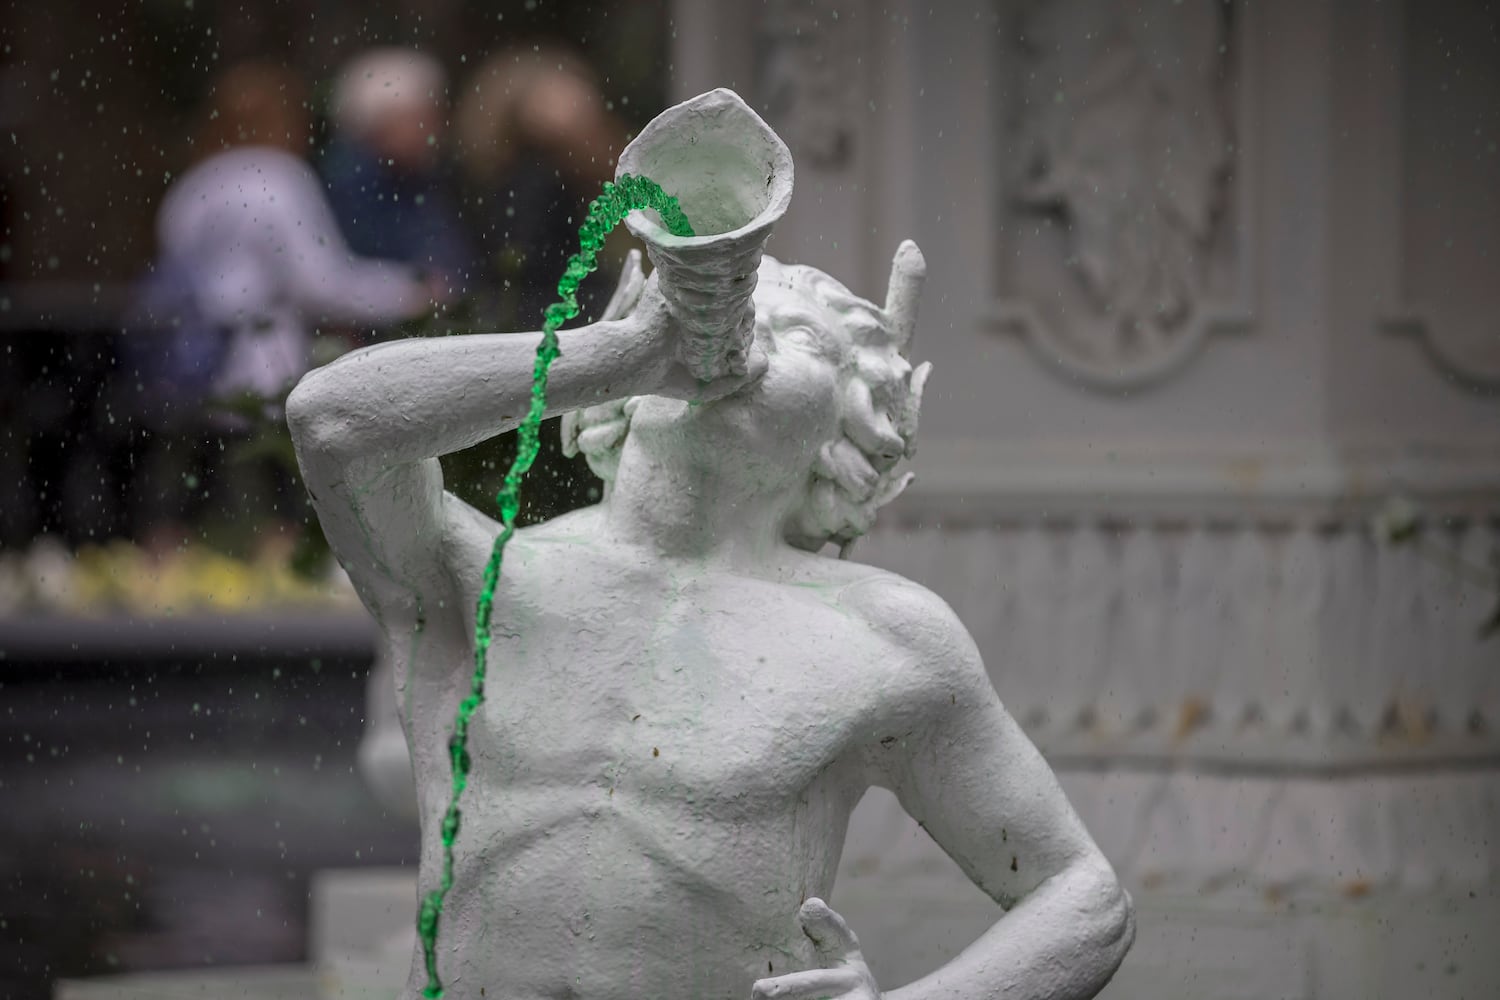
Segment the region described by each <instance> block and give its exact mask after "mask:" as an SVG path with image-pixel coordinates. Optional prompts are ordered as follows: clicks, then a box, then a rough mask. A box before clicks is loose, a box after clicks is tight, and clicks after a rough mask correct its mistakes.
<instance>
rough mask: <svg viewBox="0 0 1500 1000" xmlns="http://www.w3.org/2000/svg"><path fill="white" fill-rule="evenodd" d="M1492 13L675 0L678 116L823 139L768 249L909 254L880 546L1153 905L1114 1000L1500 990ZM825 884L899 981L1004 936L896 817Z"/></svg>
mask: <svg viewBox="0 0 1500 1000" xmlns="http://www.w3.org/2000/svg"><path fill="white" fill-rule="evenodd" d="M1497 18H1500V14H1497V13H1496V12H1495V11H1493V10H1486V9H1485V8H1484V7H1483V5H1479V4H1465V3H1458V2H1445V3H1432V4H1427V3H1416V2H1415V0H1408V2H1406V3H1404V4H1403V3H1390V4H1381V5H1369V4H1364V3H1358V2H1353V0H1315V2H1310V3H1309V2H1296V0H1263V2H1257V3H1248V2H1233V3H1226V4H1219V3H1212V2H1207V0H1204V2H1200V3H1193V2H1189V3H1186V4H1174V3H1171V2H1170V0H1153V2H1147V3H1144V4H1130V5H1121V4H1114V3H1110V2H1108V0H1057V2H1054V3H1048V4H1027V3H1022V2H1010V0H994V2H979V0H958V2H953V3H945V4H941V5H919V4H915V3H907V2H894V3H881V4H875V3H873V2H859V0H837V2H829V3H817V4H812V3H798V2H790V0H787V2H772V3H767V4H760V5H742V4H738V3H734V2H730V0H715V2H700V0H691V2H689V0H682V2H680V3H678V4H677V6H676V11H675V21H676V26H677V40H676V51H675V53H674V56H675V58H674V63H675V67H676V70H677V79H676V91H677V93H678V94H679V95H680V96H683V97H686V96H689V95H691V94H694V93H698V92H701V91H703V90H705V89H708V88H709V87H712V86H720V85H727V86H733V87H735V88H736V89H738V90H740V92H741V93H743V94H745V95H746V96H747V98H749V99H751V101H752V103H753V104H754V105H755V106H756V107H757V109H759V110H761V111H762V113H763V114H765V115H766V117H767V119H768V121H770V123H771V124H772V125H773V127H775V128H776V129H777V130H778V131H779V132H780V133H781V134H782V135H783V136H784V137H785V138H786V139H787V141H788V143H789V145H790V146H791V148H792V152H793V155H794V157H795V158H796V162H797V171H798V173H797V182H796V192H795V194H794V197H793V201H792V206H791V208H790V210H789V212H788V214H787V216H786V218H785V220H784V221H783V222H782V223H780V224H779V225H778V228H777V231H776V234H775V235H774V237H773V239H772V242H771V252H772V253H774V254H777V255H780V256H783V257H785V258H788V259H794V260H803V261H806V262H808V263H811V264H815V265H817V266H820V267H823V268H825V269H827V270H829V271H830V272H831V273H834V274H836V275H838V276H840V277H842V278H844V279H845V280H846V281H848V283H849V284H850V285H851V287H853V288H855V289H856V290H857V291H862V292H864V293H866V294H873V295H878V294H879V293H880V290H881V289H883V288H884V286H885V275H886V272H887V269H888V267H889V259H890V254H891V252H892V251H893V250H894V248H895V246H896V244H897V243H898V242H899V241H900V239H902V238H904V237H908V236H910V237H912V238H915V239H916V240H917V242H918V243H919V244H921V246H922V248H923V250H924V252H925V254H926V256H927V259H928V264H929V274H930V277H929V280H928V284H927V289H926V292H925V294H924V299H923V304H922V320H921V323H920V326H919V331H918V335H917V347H916V352H915V353H916V355H917V356H919V357H921V358H923V359H926V360H931V361H933V362H934V365H935V371H934V374H933V378H932V380H931V382H930V383H929V389H928V394H927V400H928V401H927V405H926V409H925V412H924V414H923V428H922V433H921V439H920V446H919V451H918V456H917V458H916V460H915V464H914V469H915V471H916V472H917V476H918V479H917V482H916V484H914V486H913V487H912V488H911V490H910V491H909V492H908V494H907V496H905V497H903V498H902V500H901V501H899V502H898V505H897V506H896V508H894V509H893V510H891V511H890V512H888V516H884V518H883V521H882V524H881V525H880V526H878V527H877V529H876V532H875V533H874V535H873V536H872V537H871V538H870V539H868V540H866V541H865V542H863V543H861V546H860V548H859V549H857V551H856V556H855V557H856V558H860V559H864V560H866V561H870V562H874V563H877V564H880V565H884V566H887V567H889V568H891V569H894V570H897V571H899V572H902V573H904V574H906V575H908V576H911V577H912V578H914V579H917V580H919V581H921V582H924V583H926V584H927V585H929V586H930V587H932V588H933V589H934V590H935V591H937V592H938V593H939V594H941V595H942V596H944V597H945V598H946V599H947V600H948V601H949V603H951V604H952V605H953V606H954V608H955V610H956V611H957V612H958V614H959V616H960V617H961V618H962V619H963V620H964V622H965V623H966V624H967V625H968V627H969V629H970V630H971V632H973V634H974V636H975V638H976V640H977V641H978V643H979V646H980V649H981V651H982V652H983V653H984V655H985V659H986V662H987V664H988V665H989V667H990V670H991V673H992V675H993V677H994V680H995V683H996V687H997V688H998V690H999V691H1000V694H1001V697H1002V699H1004V700H1005V701H1006V703H1007V705H1008V706H1009V707H1010V708H1011V710H1012V712H1013V713H1014V714H1015V715H1016V716H1017V718H1018V719H1020V720H1021V722H1022V723H1023V725H1024V726H1025V727H1026V729H1027V731H1028V732H1029V733H1030V734H1031V735H1032V737H1033V738H1034V739H1035V740H1036V741H1037V742H1038V743H1039V744H1040V745H1041V746H1042V748H1043V750H1044V751H1045V752H1046V753H1047V754H1048V756H1049V758H1050V759H1051V760H1052V762H1053V763H1054V765H1055V766H1056V767H1057V768H1058V770H1059V773H1060V775H1061V777H1062V780H1063V783H1064V785H1065V787H1066V788H1067V789H1068V791H1069V792H1070V794H1071V796H1072V798H1073V800H1074V803H1075V805H1076V806H1077V808H1078V809H1079V811H1080V813H1081V814H1082V815H1083V817H1084V819H1085V821H1086V822H1087V823H1088V824H1089V826H1090V828H1091V829H1092V830H1093V831H1094V833H1095V835H1096V836H1097V838H1098V839H1099V841H1100V844H1101V846H1103V848H1104V849H1105V852H1106V853H1107V854H1108V855H1109V856H1110V857H1111V859H1112V861H1113V862H1114V863H1115V865H1116V866H1117V868H1118V869H1119V870H1120V872H1121V874H1122V876H1123V877H1124V878H1125V879H1126V882H1127V884H1128V885H1129V886H1130V887H1131V889H1132V891H1133V892H1134V893H1135V895H1136V897H1137V900H1138V902H1139V903H1140V906H1141V915H1142V917H1141V932H1140V943H1139V945H1138V947H1137V948H1136V950H1135V952H1134V953H1133V954H1132V956H1131V958H1130V959H1128V960H1127V963H1126V966H1125V968H1124V969H1123V970H1122V972H1121V975H1120V977H1119V980H1118V981H1117V983H1116V984H1115V985H1114V986H1112V987H1111V990H1110V992H1107V993H1106V996H1115V997H1119V998H1122V1000H1123V998H1126V997H1133V996H1153V997H1159V996H1193V997H1199V998H1201V997H1239V996H1245V997H1248V996H1283V995H1285V996H1299V997H1309V998H1311V997H1344V996H1361V997H1364V996H1385V995H1391V996H1395V995H1411V994H1413V993H1415V994H1416V995H1428V996H1461V995H1465V994H1466V993H1467V995H1488V993H1490V992H1493V991H1494V990H1495V989H1496V988H1497V984H1500V968H1497V966H1496V964H1495V963H1496V958H1495V957H1494V956H1492V955H1487V954H1485V949H1484V947H1483V946H1482V945H1481V944H1479V943H1478V942H1479V941H1480V940H1481V938H1482V935H1479V936H1475V935H1470V934H1468V933H1467V931H1466V930H1465V928H1472V927H1474V926H1475V924H1476V922H1478V923H1484V922H1489V923H1490V924H1491V925H1493V923H1494V921H1495V920H1496V919H1497V918H1500V902H1497V888H1500V853H1497V851H1500V847H1497V845H1500V638H1492V639H1490V640H1489V641H1488V642H1484V641H1481V640H1480V639H1479V638H1478V631H1479V628H1480V625H1481V624H1482V622H1483V621H1484V620H1485V619H1486V617H1487V616H1488V615H1489V614H1490V613H1492V611H1493V607H1494V603H1495V600H1496V597H1495V594H1494V592H1493V590H1492V589H1490V588H1491V586H1492V585H1491V584H1489V583H1487V582H1486V576H1485V573H1486V571H1487V570H1488V569H1489V565H1490V564H1489V560H1490V559H1491V558H1492V555H1491V554H1492V553H1494V552H1495V551H1496V547H1497V544H1500V323H1497V320H1496V318H1495V317H1496V315H1497V313H1500V283H1497V282H1496V281H1495V275H1496V273H1497V272H1496V271H1495V267H1494V262H1495V261H1496V260H1497V259H1500V155H1497V154H1496V151H1495V142H1496V137H1497V136H1500V41H1497V39H1500V21H1497ZM1394 497H1402V498H1404V502H1405V503H1406V504H1409V505H1410V507H1409V508H1406V509H1408V510H1409V511H1411V512H1414V516H1415V518H1416V523H1418V524H1420V526H1421V527H1420V531H1419V532H1418V534H1417V538H1416V539H1415V540H1412V541H1408V542H1406V543H1405V544H1400V545H1394V546H1393V545H1390V544H1386V543H1385V542H1383V541H1382V540H1381V538H1380V537H1379V532H1378V531H1376V530H1373V529H1374V528H1375V527H1378V523H1377V522H1379V521H1380V519H1381V518H1383V517H1385V516H1386V514H1388V513H1389V512H1390V511H1391V509H1392V508H1391V505H1390V501H1391V500H1392V498H1394ZM1401 507H1402V505H1397V508H1396V509H1397V510H1399V509H1401ZM836 896H837V898H836V900H835V902H836V904H837V905H840V908H841V909H843V910H844V912H846V914H847V915H848V916H849V917H850V919H851V921H852V922H853V924H854V926H855V928H856V929H857V930H860V931H861V933H862V934H863V935H864V937H865V940H866V945H867V948H866V950H867V952H869V953H870V955H871V958H872V962H874V963H876V967H877V971H883V972H884V974H885V975H887V976H888V977H889V981H888V982H887V984H886V985H887V986H888V987H889V986H894V985H897V984H899V983H900V982H902V981H904V980H905V979H908V978H911V977H912V976H915V975H919V974H921V973H922V972H924V971H926V970H927V969H929V968H931V967H933V966H934V965H936V964H937V963H938V962H940V961H942V960H943V959H944V958H946V957H947V956H949V955H951V954H953V953H955V952H956V951H958V950H959V949H960V948H962V947H963V946H964V945H965V944H967V943H968V941H969V940H970V939H972V937H973V935H974V934H975V933H977V932H978V930H980V929H982V927H983V926H985V925H986V924H987V923H988V922H989V921H990V920H992V919H993V918H994V916H995V915H996V913H997V911H996V909H995V907H994V906H993V904H991V903H990V902H989V901H988V900H986V899H984V897H983V896H982V895H981V894H979V893H978V891H977V890H974V889H973V888H972V887H969V886H967V885H966V884H964V882H963V879H962V876H960V875H959V874H958V873H957V870H956V868H955V867H954V866H952V864H951V862H948V861H947V859H946V858H943V857H942V856H941V854H940V853H939V852H938V851H937V850H936V848H934V847H933V846H932V845H931V843H930V842H929V841H927V839H926V837H925V835H923V834H922V833H921V832H920V831H919V830H917V829H916V828H915V826H914V825H911V824H910V823H909V821H907V820H906V819H905V818H904V817H903V816H901V815H900V813H899V808H898V807H897V806H896V805H895V803H894V800H893V799H891V798H890V797H889V796H884V795H872V796H871V797H870V798H868V799H867V800H866V802H865V803H864V804H863V805H862V807H861V810H860V812H859V814H858V817H857V820H856V822H855V824H854V826H853V829H852V830H851V833H850V840H849V846H848V849H847V851H846V856H845V862H844V868H843V870H842V873H841V881H840V885H839V889H838V891H837V893H836ZM896 900H900V905H899V907H898V906H895V904H894V901H896ZM1440 913H1441V914H1447V915H1448V916H1443V917H1441V918H1440V917H1439V916H1437V915H1438V914H1440ZM1455 914H1461V915H1462V916H1461V917H1456V916H1453V915H1455ZM1191 942H1197V944H1192V943H1191ZM881 963H884V964H881Z"/></svg>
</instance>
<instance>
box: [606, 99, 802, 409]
mask: <svg viewBox="0 0 1500 1000" xmlns="http://www.w3.org/2000/svg"><path fill="white" fill-rule="evenodd" d="M624 174H632V175H634V176H637V177H649V178H651V179H652V180H653V181H655V182H656V183H657V184H659V185H661V187H662V188H663V190H665V191H666V192H667V193H668V194H670V195H673V196H675V197H676V198H677V200H678V202H679V203H680V204H681V206H682V210H683V213H684V214H686V215H687V218H688V221H689V222H690V223H691V224H692V226H693V231H694V232H695V233H696V234H698V235H695V236H674V235H673V234H672V233H670V232H668V231H667V229H666V227H664V226H663V225H662V224H661V219H660V218H659V217H658V216H657V214H656V213H655V212H653V211H649V210H648V211H636V212H631V213H630V214H629V215H628V216H626V218H625V224H626V226H628V227H629V228H630V231H631V232H632V233H634V234H635V235H636V236H638V237H640V239H641V240H643V241H644V242H645V244H646V254H647V255H648V256H649V257H650V258H651V263H652V265H653V266H654V267H655V268H656V275H657V281H658V282H659V284H660V287H661V292H662V296H663V298H665V299H666V302H667V306H668V308H669V309H671V310H672V315H673V316H674V317H676V319H677V321H678V322H679V323H681V324H682V325H683V327H684V329H685V331H686V332H687V335H688V337H687V341H686V345H687V355H686V356H684V357H683V358H682V360H683V361H684V362H685V363H686V364H687V366H688V368H689V369H690V370H691V371H692V372H693V374H694V375H695V376H696V377H698V378H700V379H703V380H705V381H707V380H710V379H714V378H717V377H719V376H722V375H728V374H735V375H740V374H744V372H745V369H746V364H747V361H748V354H749V347H750V342H751V340H752V338H753V337H754V335H755V307H754V305H753V304H752V302H751V295H752V294H753V293H754V291H755V281H756V270H757V269H758V268H759V267H760V259H761V255H762V254H763V253H764V252H765V246H766V240H767V239H768V238H769V237H770V235H771V227H772V226H773V225H774V224H775V222H776V220H777V219H780V218H781V216H782V215H783V213H785V212H786V208H787V205H788V203H789V202H790V201H791V199H792V154H791V153H790V152H789V151H788V150H787V148H786V143H784V142H782V141H781V137H780V136H778V135H777V134H776V133H775V132H774V131H772V130H771V127H770V126H769V125H767V124H766V123H765V122H764V121H763V120H762V119H761V117H760V116H759V115H757V114H756V113H755V112H754V111H752V110H751V109H750V107H749V105H747V104H746V103H745V102H744V101H743V100H741V99H740V97H739V95H738V94H736V93H735V92H734V91H732V90H725V89H719V90H711V91H709V92H708V93H706V94H700V95H699V96H697V97H695V98H693V99H692V100H690V101H686V102H684V103H682V104H679V105H677V106H676V107H672V108H668V109H667V110H666V111H663V112H662V113H661V114H659V115H657V116H656V117H655V118H653V119H652V120H651V122H650V124H648V125H647V126H646V127H645V128H644V129H642V130H641V133H640V135H638V136H636V137H635V139H634V140H633V141H632V142H631V143H630V145H628V146H626V147H625V149H624V150H623V151H622V152H621V153H620V159H619V163H618V166H617V167H616V168H615V176H616V177H619V176H621V175H624Z"/></svg>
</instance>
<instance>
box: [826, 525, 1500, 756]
mask: <svg viewBox="0 0 1500 1000" xmlns="http://www.w3.org/2000/svg"><path fill="white" fill-rule="evenodd" d="M1490 511H1491V513H1490V514H1488V515H1486V516H1474V517H1467V518H1460V517H1453V518H1447V519H1443V520H1441V521H1438V522H1436V523H1434V524H1433V525H1431V527H1430V529H1429V530H1428V531H1426V532H1425V533H1424V541H1423V542H1422V543H1421V545H1420V546H1418V545H1412V544H1407V545H1403V546H1399V547H1392V546H1389V545H1384V544H1381V543H1379V542H1378V541H1377V540H1376V539H1375V538H1374V536H1373V533H1372V531H1371V527H1370V524H1369V523H1368V521H1367V520H1366V519H1365V518H1362V517H1349V518H1346V519H1342V520H1340V519H1331V520H1323V521H1319V522H1315V523H1306V522H1303V523H1296V522H1280V523H1278V522H1275V521H1270V520H1266V519H1263V518H1259V517H1256V516H1253V515H1251V516H1245V517H1242V518H1239V519H1234V520H1231V519H1228V518H1221V519H1217V520H1212V521H1210V520H1202V519H1200V520H1175V519H1170V518H1168V519H1161V520H1146V519H1138V520H1135V521H1127V520H1123V519H1117V520H1108V519H1100V518H1053V517H1052V516H1050V514H1049V513H1048V512H1047V511H1045V510H1037V511H1034V512H1033V513H1032V514H1031V515H1030V516H1026V517H1022V516H1014V515H1013V516H1007V517H1002V518H994V517H990V518H987V519H976V520H970V521H962V522H958V521H949V520H944V521H941V522H939V521H938V520H936V519H932V520H928V521H926V522H925V523H924V522H921V521H919V520H918V521H912V522H909V523H906V524H904V525H900V526H897V527H884V528H882V527H879V526H877V528H876V530H875V532H874V533H872V534H871V536H870V537H869V538H867V539H865V540H863V541H862V542H861V543H860V546H859V547H858V548H856V550H855V553H854V557H855V558H857V559H859V560H861V561H864V562H869V563H873V564H875V565H878V566H883V567H885V568H888V569H890V570H892V571H894V572H897V573H900V574H902V575H904V576H907V577H909V578H911V579H913V580H916V581H918V582H920V583H923V584H925V585H926V586H928V587H930V588H931V589H932V590H934V591H935V592H936V593H937V594H939V595H940V596H942V597H943V598H945V599H946V600H947V601H948V603H949V604H950V605H951V606H952V607H953V609H954V611H955V612H956V613H957V614H958V616H959V618H960V619H961V620H962V621H963V622H964V624H965V625H966V626H967V627H968V629H969V631H970V633H971V634H972V635H973V637H974V639H975V642H976V643H977V644H978V646H979V649H980V652H981V654H982V655H983V657H984V659H985V663H986V664H987V666H988V667H989V670H990V672H991V676H992V677H993V679H994V682H995V686H996V688H997V690H998V691H999V692H1000V695H1001V697H1002V699H1003V700H1004V701H1005V702H1006V704H1007V706H1008V707H1009V708H1010V711H1011V713H1012V714H1013V715H1014V716H1015V717H1016V718H1017V719H1018V720H1019V721H1020V722H1021V724H1022V725H1023V726H1024V727H1025V728H1026V729H1027V731H1028V733H1029V734H1030V735H1031V736H1032V738H1033V739H1034V740H1035V741H1036V742H1037V743H1038V744H1039V745H1040V746H1041V747H1042V748H1043V749H1044V751H1046V752H1048V753H1049V755H1050V756H1052V757H1053V758H1054V759H1055V760H1057V761H1058V762H1062V763H1067V764H1068V765H1070V766H1079V767H1097V766H1108V765H1111V764H1120V763H1124V762H1129V763H1130V765H1131V766H1133V767H1138V768H1144V769H1147V770H1154V771H1162V772H1166V771H1171V770H1173V769H1177V768H1183V767H1186V768H1190V769H1195V770H1197V771H1202V772H1210V771H1212V772H1219V773H1227V772H1236V773H1242V774H1251V775H1253V774H1293V773H1297V774H1304V775H1309V776H1314V777H1326V776H1332V775H1367V774H1372V773H1385V772H1390V771H1393V770H1401V769H1411V768H1417V769H1423V768H1425V769H1434V768H1444V767H1454V766H1458V767H1473V766H1478V765H1481V764H1494V765H1500V641H1497V640H1495V639H1490V640H1481V639H1480V638H1479V634H1478V633H1479V627H1480V625H1481V623H1482V622H1483V621H1484V620H1485V619H1486V617H1487V616H1488V615H1489V614H1490V613H1492V611H1493V609H1494V605H1495V600H1496V595H1495V594H1494V592H1493V590H1492V589H1490V588H1489V587H1487V586H1486V585H1485V584H1483V583H1481V582H1479V581H1478V580H1477V579H1476V577H1475V574H1474V573H1473V572H1467V573H1466V572H1462V571H1455V569H1454V565H1455V564H1456V562H1457V561H1459V560H1461V561H1463V562H1464V563H1466V564H1467V565H1469V566H1471V567H1476V568H1479V567H1485V566H1487V565H1488V561H1489V559H1490V558H1491V553H1493V552H1495V551H1496V550H1497V549H1500V502H1495V503H1494V504H1493V506H1491V508H1490Z"/></svg>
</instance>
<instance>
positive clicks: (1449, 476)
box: [881, 376, 1500, 525]
mask: <svg viewBox="0 0 1500 1000" xmlns="http://www.w3.org/2000/svg"><path fill="white" fill-rule="evenodd" d="M939 377H940V376H939ZM913 469H914V470H915V471H916V474H917V478H916V480H915V481H914V482H913V483H912V485H911V486H910V487H909V488H908V489H907V491H906V493H905V494H904V495H903V496H902V498H901V499H900V501H898V502H897V503H896V504H895V505H894V506H893V508H892V509H891V510H889V511H887V512H885V513H882V515H881V519H882V521H883V522H885V523H886V524H888V525H889V524H902V525H904V524H914V523H925V522H930V521H932V520H933V519H940V520H943V521H945V522H954V523H967V522H985V521H993V520H995V519H996V518H1002V519H1003V518H1010V517H1017V516H1019V517H1023V518H1026V517H1044V518H1050V519H1066V518H1078V517H1084V518H1095V519H1105V520H1109V519H1115V520H1119V519H1130V518H1144V519H1146V520H1175V521H1182V520H1189V521H1196V522H1208V521H1228V522H1230V523H1233V522H1237V521H1244V520H1270V521H1274V522H1279V523H1291V522H1305V523H1310V524H1317V523H1322V522H1325V521H1329V520H1333V521H1335V522H1340V521H1345V520H1347V519H1349V518H1352V517H1369V516H1370V515H1371V514H1373V513H1374V512H1375V511H1376V510H1377V509H1378V508H1379V507H1380V506H1381V505H1383V504H1384V503H1386V502H1387V501H1389V500H1390V499H1391V498H1392V497H1393V496H1402V497H1406V498H1408V499H1410V500H1412V501H1414V502H1415V503H1417V504H1418V505H1420V506H1421V507H1422V508H1424V509H1425V510H1426V511H1428V512H1429V513H1433V514H1443V515H1454V516H1476V515H1477V516H1483V515H1486V514H1489V513H1492V512H1494V511H1496V510H1497V509H1500V441H1491V442H1486V441H1482V440H1476V441H1471V442H1468V443H1465V442H1453V441H1450V442H1426V443H1424V442H1410V443H1406V444H1383V443H1366V444H1360V443H1348V444H1337V443H1332V442H1329V443H1324V444H1312V443H1310V444H1307V445H1304V446H1296V445H1277V446H1271V447H1254V446H1247V445H1241V446H1235V445H1231V444H1225V445H1220V446H1214V447H1210V446H1207V445H1189V444H1180V445H1171V444H1165V443H1157V444H1139V445H1131V444H1128V443H1119V444H1114V445H1090V444H1081V443H1080V444H1055V445H1045V444H1036V445H1011V444H1004V443H999V442H995V441H989V440H983V439H977V438H976V439H957V438H947V439H944V438H936V439H931V440H920V441H919V443H918V456H917V458H916V460H915V462H914V463H913Z"/></svg>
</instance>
